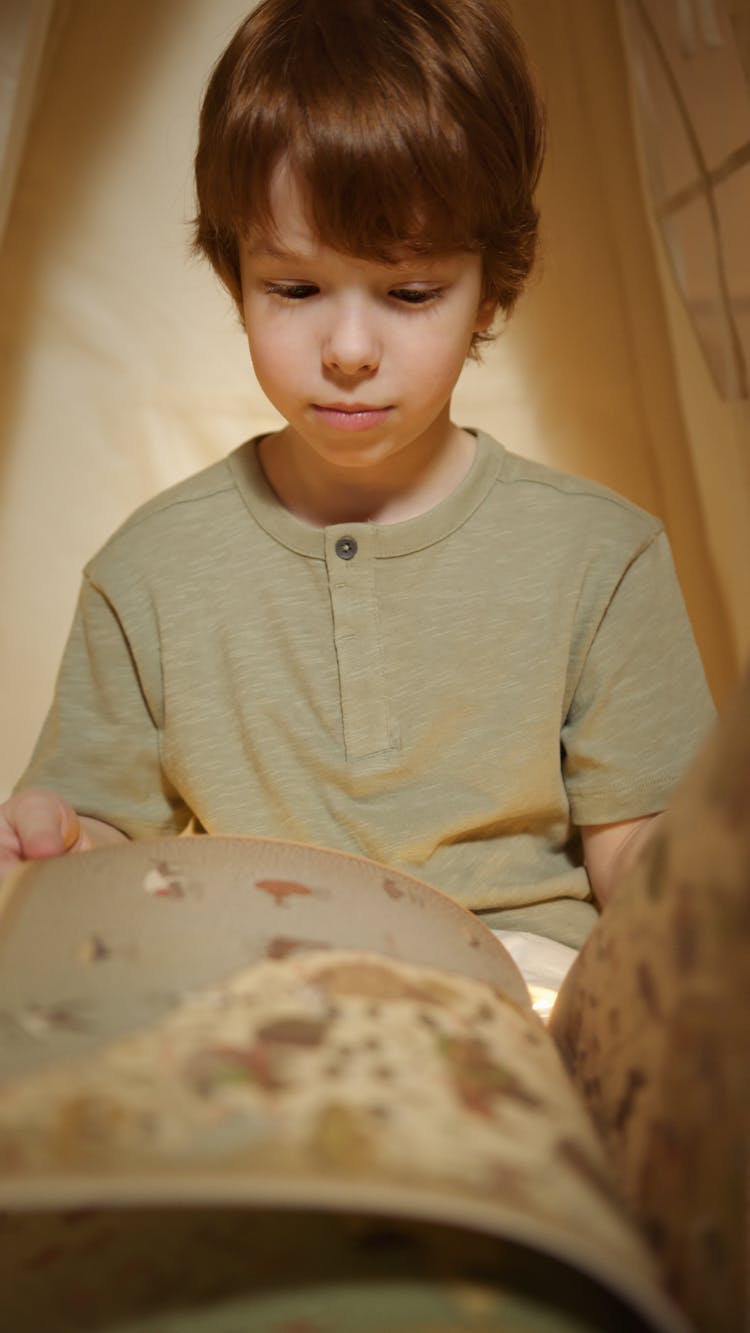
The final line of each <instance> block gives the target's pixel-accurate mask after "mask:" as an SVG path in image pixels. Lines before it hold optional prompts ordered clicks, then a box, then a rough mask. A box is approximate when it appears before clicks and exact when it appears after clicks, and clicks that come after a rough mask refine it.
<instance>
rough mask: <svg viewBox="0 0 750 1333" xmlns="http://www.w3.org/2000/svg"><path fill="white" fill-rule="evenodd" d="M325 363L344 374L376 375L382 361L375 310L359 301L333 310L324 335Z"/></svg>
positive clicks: (344, 303)
mask: <svg viewBox="0 0 750 1333" xmlns="http://www.w3.org/2000/svg"><path fill="white" fill-rule="evenodd" d="M322 355H323V364H324V366H325V367H326V369H328V370H332V371H338V373H339V374H341V375H365V374H372V372H373V371H374V370H376V369H377V367H378V365H379V364H380V355H381V347H380V337H379V334H378V331H377V328H376V324H375V320H374V318H373V315H372V312H371V311H370V312H368V310H367V309H366V306H365V303H364V302H362V301H359V300H351V301H346V302H341V303H340V304H337V306H336V307H335V308H334V309H333V310H332V311H331V315H330V320H329V323H328V325H327V327H326V329H325V331H324V336H323V349H322Z"/></svg>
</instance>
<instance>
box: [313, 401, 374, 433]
mask: <svg viewBox="0 0 750 1333" xmlns="http://www.w3.org/2000/svg"><path fill="white" fill-rule="evenodd" d="M313 409H314V411H315V413H316V415H317V416H318V418H319V419H320V420H322V421H324V422H325V424H326V425H328V426H332V427H333V428H334V430H371V429H372V428H373V427H375V426H380V425H382V424H383V422H384V421H386V420H387V417H388V413H389V412H390V411H391V409H390V407H375V406H373V404H371V403H314V404H313Z"/></svg>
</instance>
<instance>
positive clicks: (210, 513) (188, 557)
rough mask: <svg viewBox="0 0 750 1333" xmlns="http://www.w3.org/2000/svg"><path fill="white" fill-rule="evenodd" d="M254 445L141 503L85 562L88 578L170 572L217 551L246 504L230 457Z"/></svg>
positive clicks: (235, 526)
mask: <svg viewBox="0 0 750 1333" xmlns="http://www.w3.org/2000/svg"><path fill="white" fill-rule="evenodd" d="M253 443H254V442H253V441H249V442H248V443H246V444H244V445H242V446H240V448H239V449H238V450H235V451H234V454H230V455H229V456H228V457H227V458H223V459H221V460H219V461H218V462H216V463H212V464H210V465H209V466H208V467H206V468H203V469H201V471H200V472H196V473H194V474H193V475H192V476H190V477H187V478H185V479H184V480H183V481H180V482H177V484H176V485H173V486H170V487H168V488H167V489H166V490H164V491H161V492H160V493H159V494H158V495H155V496H154V497H153V498H152V499H150V500H147V501H146V502H145V503H144V504H142V505H140V506H139V507H138V508H137V509H136V510H134V512H133V513H132V514H131V515H130V516H129V517H128V518H127V519H126V520H125V521H124V523H122V524H121V525H120V527H119V528H117V529H116V531H115V532H114V533H113V534H112V535H111V537H109V539H108V540H107V541H106V542H105V543H104V545H103V546H102V547H101V548H100V550H99V551H97V552H96V554H95V555H94V556H93V557H92V558H91V559H90V560H89V561H88V563H87V565H86V570H85V572H86V575H87V577H88V578H89V579H91V580H92V581H93V582H95V583H96V582H100V581H104V582H106V581H107V580H109V579H113V578H115V579H118V580H119V579H120V578H122V576H123V574H124V573H125V571H126V570H127V572H128V574H129V576H130V577H133V576H135V577H137V575H138V571H139V569H140V570H148V571H149V573H150V574H153V573H154V571H156V570H158V569H167V570H169V571H170V573H171V572H173V571H174V569H175V567H177V568H184V567H185V565H186V564H187V565H190V564H191V562H193V561H196V560H199V561H204V560H205V559H206V558H207V555H209V554H211V555H216V553H217V547H219V548H220V547H222V546H224V545H225V544H226V542H227V541H228V540H231V539H232V535H233V534H234V533H235V531H236V530H237V529H238V527H239V526H241V525H242V524H243V520H244V526H245V527H246V526H247V512H248V511H247V506H246V504H245V503H244V501H243V498H242V496H241V495H240V494H239V492H238V489H237V484H236V480H235V477H234V474H233V468H232V459H233V458H234V457H235V456H236V455H238V454H241V453H242V452H243V451H244V450H248V449H251V448H252V447H253Z"/></svg>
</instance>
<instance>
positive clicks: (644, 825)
mask: <svg viewBox="0 0 750 1333" xmlns="http://www.w3.org/2000/svg"><path fill="white" fill-rule="evenodd" d="M661 818H662V816H661V815H644V816H643V817H642V818H641V819H624V820H622V821H621V822H619V823H617V824H598V825H597V824H590V825H588V826H587V827H586V828H582V829H581V839H582V842H583V858H584V862H585V864H586V870H587V872H588V877H589V880H590V882H591V888H592V889H593V892H594V897H595V898H596V900H597V902H598V903H599V906H600V907H604V906H606V904H607V902H608V901H609V899H610V898H611V896H612V894H613V892H614V891H615V889H616V888H617V884H618V882H619V880H620V879H621V878H622V876H623V875H624V874H625V872H626V871H627V870H629V869H630V867H631V866H632V865H633V864H634V863H635V861H636V859H637V857H638V855H639V854H640V852H641V849H642V848H643V847H644V846H645V845H646V843H648V842H649V841H650V839H651V838H652V837H653V835H654V832H655V830H656V828H657V827H658V825H659V823H660V821H661Z"/></svg>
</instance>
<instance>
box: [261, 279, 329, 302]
mask: <svg viewBox="0 0 750 1333" xmlns="http://www.w3.org/2000/svg"><path fill="white" fill-rule="evenodd" d="M265 291H266V294H267V295H268V296H280V297H282V299H283V300H285V301H304V300H306V299H307V297H308V296H316V295H317V293H318V292H319V291H320V288H319V287H316V286H315V284H314V283H313V282H267V283H265Z"/></svg>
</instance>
